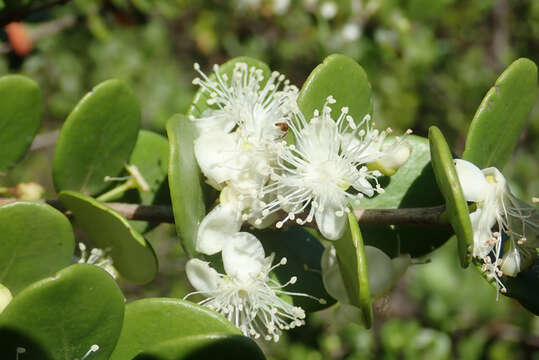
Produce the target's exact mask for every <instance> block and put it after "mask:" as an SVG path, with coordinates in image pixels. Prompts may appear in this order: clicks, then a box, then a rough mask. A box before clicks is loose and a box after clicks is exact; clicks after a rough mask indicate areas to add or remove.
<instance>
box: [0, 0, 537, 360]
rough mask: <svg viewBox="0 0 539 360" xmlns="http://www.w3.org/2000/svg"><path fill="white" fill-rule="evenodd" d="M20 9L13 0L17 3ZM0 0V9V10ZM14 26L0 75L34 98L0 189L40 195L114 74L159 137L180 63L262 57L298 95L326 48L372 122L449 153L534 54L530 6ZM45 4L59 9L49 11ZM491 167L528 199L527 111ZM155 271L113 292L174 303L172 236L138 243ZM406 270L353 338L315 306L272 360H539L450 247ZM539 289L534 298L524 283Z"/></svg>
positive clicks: (208, 1)
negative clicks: (505, 161)
mask: <svg viewBox="0 0 539 360" xmlns="http://www.w3.org/2000/svg"><path fill="white" fill-rule="evenodd" d="M23 2H24V1H23ZM4 3H6V4H7V3H9V1H8V0H3V1H2V0H0V9H1V8H2V7H3V6H4ZM36 3H37V6H35V5H33V6H31V7H29V8H28V9H29V11H27V12H26V13H21V14H18V16H19V17H20V18H21V20H23V21H24V22H23V23H22V24H15V25H13V24H11V25H10V26H7V27H4V26H3V25H6V21H5V20H6V18H5V17H2V16H0V24H1V25H2V27H1V29H0V75H4V74H7V73H22V74H24V75H27V76H29V77H31V78H32V79H34V80H36V81H38V82H39V84H40V85H41V88H42V91H43V92H44V95H45V99H46V116H45V120H44V126H43V128H42V130H41V132H42V133H43V134H45V135H44V136H41V137H40V138H38V139H40V142H38V143H37V144H36V143H35V144H34V147H33V148H34V150H33V151H31V152H30V153H29V154H28V155H27V156H26V158H25V159H24V161H23V162H22V164H20V165H19V166H17V167H16V168H15V169H14V170H13V171H10V172H9V173H8V174H7V175H6V176H3V177H0V185H4V186H6V185H7V186H14V185H16V184H17V183H19V182H28V181H35V182H38V183H40V184H41V185H43V186H44V187H45V188H46V197H47V198H54V196H55V195H54V191H53V188H52V181H51V176H50V161H51V154H52V149H53V144H54V134H55V133H54V131H55V130H57V129H58V128H59V127H60V126H61V124H62V122H63V121H64V119H65V118H66V116H67V115H68V114H69V112H70V111H71V109H72V108H73V106H74V105H75V104H76V103H77V102H78V100H79V99H80V98H81V97H82V96H83V95H84V94H85V93H86V92H87V91H89V90H90V89H91V88H92V87H93V86H94V85H96V84H97V83H99V82H101V81H103V80H105V79H108V78H112V77H116V78H121V79H123V80H125V81H126V82H127V83H128V84H129V85H130V86H131V87H132V88H133V89H134V91H135V93H136V94H137V96H138V98H139V100H140V103H141V106H142V114H143V115H142V116H143V126H144V127H145V128H147V129H151V130H153V131H156V132H159V133H162V134H164V126H165V123H166V120H167V119H168V118H169V117H170V116H171V115H173V114H175V113H178V112H185V111H186V109H187V107H188V105H189V104H190V102H191V99H192V96H193V94H194V91H195V90H196V89H195V87H194V86H192V85H191V81H192V79H193V77H194V71H193V70H192V66H193V63H194V62H199V63H200V64H201V66H202V68H203V69H205V70H206V72H210V69H211V65H212V64H214V63H222V62H225V61H226V60H228V59H230V58H232V57H235V56H243V55H246V56H251V57H256V58H259V59H261V60H263V61H265V62H267V63H268V64H269V65H270V67H271V68H272V69H273V70H278V71H280V72H282V73H284V74H286V75H287V76H288V77H289V78H290V79H291V81H292V82H293V83H294V84H296V85H297V86H298V87H301V85H302V83H303V82H304V81H305V79H306V78H307V76H308V75H309V73H310V71H311V70H312V69H313V68H314V67H315V66H316V65H317V64H319V63H320V62H321V61H323V59H324V58H325V57H326V56H327V55H329V54H331V53H335V52H338V53H343V54H346V55H348V56H351V57H353V58H354V59H356V60H357V61H358V62H359V63H360V64H361V65H362V66H363V67H364V69H365V70H366V72H367V74H368V76H369V79H370V82H371V84H372V87H373V93H374V101H375V106H374V115H373V116H374V119H375V121H376V122H377V123H378V124H380V125H381V126H391V127H392V128H394V129H395V130H400V131H402V130H405V129H407V128H411V129H413V130H414V133H416V134H418V135H423V136H425V135H426V132H427V129H428V127H429V126H430V125H433V124H435V125H437V126H438V127H440V128H441V130H442V131H443V132H444V134H445V136H446V138H447V139H448V141H449V143H450V145H452V148H453V150H454V151H455V153H456V154H457V155H459V154H461V152H462V149H463V146H464V141H465V137H466V131H467V128H468V124H469V122H470V121H471V119H472V117H473V115H474V113H475V110H476V109H477V107H478V106H479V104H480V102H481V99H482V97H483V96H484V95H485V93H486V92H487V90H488V89H489V88H490V87H491V86H492V85H493V84H494V82H495V80H496V78H497V77H498V75H499V74H500V73H501V72H502V71H503V70H504V69H505V68H506V67H507V66H508V65H509V64H510V63H511V62H512V61H514V60H515V59H517V58H519V57H528V58H530V59H532V60H533V61H535V62H538V61H539V1H537V0H477V1H471V0H436V1H433V0H370V1H367V0H331V1H330V0H228V1H225V0H205V1H202V0H102V1H100V0H72V1H69V0H67V1H66V0H64V1H52V0H40V1H34V2H33V4H36ZM53 3H54V4H57V3H59V4H60V5H59V6H49V5H51V4H53ZM529 124H530V125H529V127H528V128H527V130H526V132H525V133H524V134H523V135H522V138H521V141H520V143H519V146H518V149H517V151H516V152H515V154H514V157H513V160H512V161H511V162H510V163H509V165H508V166H507V167H506V168H505V169H504V174H505V175H506V177H508V179H509V180H510V183H511V187H512V189H513V192H514V193H515V194H516V195H517V196H519V197H521V198H522V199H526V200H528V201H530V199H531V197H532V196H538V195H539V162H538V161H537V157H538V154H539V103H538V106H536V107H535V109H534V110H533V112H532V114H531V116H530V123H529ZM147 236H148V238H149V239H150V241H151V242H152V244H153V245H154V247H155V248H156V250H157V252H158V254H159V257H160V262H161V269H160V275H159V277H158V279H157V280H156V281H154V282H153V283H152V284H150V285H148V286H145V287H134V286H132V285H130V284H127V283H125V284H123V288H124V290H125V292H126V295H127V297H128V299H134V298H138V297H149V296H176V297H183V296H184V295H185V294H186V293H188V292H189V291H190V288H189V285H188V284H187V283H186V281H185V276H184V273H183V265H184V263H185V255H184V254H183V252H182V250H181V248H180V247H179V243H178V241H177V239H175V232H174V229H173V228H172V227H171V226H169V225H160V226H158V227H157V228H155V229H153V230H152V231H150V232H149V233H148V234H147ZM429 259H430V260H431V261H430V262H428V263H426V264H416V265H413V266H412V267H411V268H410V269H409V271H408V272H407V274H406V275H405V277H404V278H403V279H402V280H401V281H400V282H399V284H398V285H397V287H396V288H395V289H394V290H393V291H392V292H391V293H390V294H388V295H387V296H386V297H385V298H384V299H382V300H380V301H378V302H377V303H376V319H377V320H376V323H375V327H374V329H373V330H365V329H363V328H362V327H361V326H360V325H358V324H353V323H350V322H349V321H347V319H346V314H342V313H341V312H340V311H339V310H336V309H329V310H326V311H323V312H319V313H315V314H311V315H310V318H309V321H308V324H307V326H305V327H302V328H300V329H296V330H294V331H290V332H288V335H287V336H286V337H283V339H282V340H281V341H280V342H279V343H277V344H262V345H261V346H262V347H263V349H264V351H265V353H266V354H267V355H268V357H269V358H270V359H293V360H299V359H309V360H310V359H313V360H314V359H451V358H459V359H539V320H538V318H537V317H535V316H533V315H531V314H530V313H528V312H527V311H525V310H523V308H522V307H521V306H520V305H518V304H517V303H516V302H514V301H512V300H510V299H507V298H505V297H500V299H499V300H498V301H496V292H495V290H494V289H492V288H491V287H489V285H488V284H487V283H486V282H484V281H483V280H482V279H481V277H480V276H479V275H478V273H476V271H475V270H474V269H468V270H462V269H461V268H460V267H459V265H458V262H457V258H456V249H455V244H453V243H448V244H446V245H445V246H443V247H442V248H441V249H440V250H438V251H437V252H435V253H433V254H432V255H431V256H429V257H428V259H425V261H428V260H429ZM538 291H539V289H538Z"/></svg>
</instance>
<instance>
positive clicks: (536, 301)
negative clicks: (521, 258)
mask: <svg viewBox="0 0 539 360" xmlns="http://www.w3.org/2000/svg"><path fill="white" fill-rule="evenodd" d="M502 281H503V282H504V284H505V285H506V287H507V295H508V296H511V297H513V298H515V299H517V300H518V302H519V303H520V304H522V306H524V307H525V308H526V309H528V310H529V311H531V312H532V313H534V314H535V315H537V316H539V296H538V295H537V290H536V289H538V288H539V259H536V260H535V263H534V264H533V266H532V267H530V268H528V269H527V270H525V271H523V272H521V273H519V274H518V275H517V276H516V277H509V276H505V277H504V278H503V280H502Z"/></svg>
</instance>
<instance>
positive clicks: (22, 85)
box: [0, 75, 43, 171]
mask: <svg viewBox="0 0 539 360" xmlns="http://www.w3.org/2000/svg"><path fill="white" fill-rule="evenodd" d="M42 117H43V96H42V95H41V90H40V89H39V86H38V85H37V83H36V82H34V81H33V80H30V79H29V78H27V77H25V76H21V75H7V76H3V77H0V154H1V155H0V171H3V170H6V169H7V168H8V167H10V166H12V165H14V164H15V163H16V162H17V160H19V159H20V158H21V157H22V156H23V155H24V153H25V152H26V150H27V149H28V147H30V145H31V144H32V140H33V139H34V136H35V135H36V133H37V131H38V130H39V128H40V127H41V119H42Z"/></svg>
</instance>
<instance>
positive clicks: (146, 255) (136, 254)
mask: <svg viewBox="0 0 539 360" xmlns="http://www.w3.org/2000/svg"><path fill="white" fill-rule="evenodd" d="M58 198H59V200H60V201H61V202H62V204H64V206H66V207H67V208H68V209H69V210H71V212H72V214H73V217H74V218H75V222H76V224H77V225H78V226H80V227H81V228H82V229H83V230H84V231H85V232H86V233H87V234H88V236H89V237H90V239H91V240H92V242H93V244H94V246H95V247H98V248H100V249H103V250H107V251H109V252H108V254H109V255H110V256H111V258H112V260H113V262H114V264H113V265H114V267H115V268H116V270H118V272H119V273H120V274H121V275H122V276H123V277H124V278H126V279H127V280H130V281H133V282H135V283H137V284H145V283H148V282H150V281H152V280H153V279H154V278H155V276H156V275H157V270H158V265H157V257H156V256H155V253H154V251H153V248H152V246H151V245H150V243H149V242H148V241H146V239H145V238H144V237H143V236H142V235H140V234H139V233H138V232H136V231H135V230H133V228H132V227H131V225H130V224H129V222H128V221H127V220H126V219H125V218H124V217H123V216H122V215H120V214H118V213H117V212H116V211H114V210H112V209H110V208H108V207H107V206H105V205H104V204H102V203H100V202H98V201H96V200H95V199H93V198H91V197H89V196H86V195H82V194H79V193H76V192H73V191H63V192H61V193H60V194H59V196H58Z"/></svg>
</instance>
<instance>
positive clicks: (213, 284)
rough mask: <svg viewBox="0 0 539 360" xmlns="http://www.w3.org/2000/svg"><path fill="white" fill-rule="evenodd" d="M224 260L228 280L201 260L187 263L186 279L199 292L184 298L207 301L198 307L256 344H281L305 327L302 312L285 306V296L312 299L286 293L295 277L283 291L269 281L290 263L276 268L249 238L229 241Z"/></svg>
mask: <svg viewBox="0 0 539 360" xmlns="http://www.w3.org/2000/svg"><path fill="white" fill-rule="evenodd" d="M222 257H223V265H224V269H225V272H226V274H220V273H218V272H217V271H215V270H214V269H213V268H212V267H210V266H209V263H207V262H204V261H202V260H199V259H191V260H189V261H188V262H187V265H186V269H185V271H186V274H187V278H188V279H189V281H190V282H191V284H192V285H193V287H194V288H195V289H196V290H197V291H196V292H194V293H191V294H188V295H187V296H186V297H189V296H191V295H193V294H198V293H201V294H203V295H204V296H206V297H207V299H205V300H203V301H201V302H200V303H199V304H201V305H204V306H207V307H209V308H210V309H212V310H215V311H217V312H219V313H221V314H222V315H224V316H225V317H226V318H227V319H228V320H229V321H231V322H232V323H234V324H235V325H236V326H237V327H238V328H239V329H240V330H241V331H242V332H243V333H244V335H245V336H252V337H254V338H258V337H260V336H261V335H262V336H264V338H265V339H266V340H271V339H273V340H274V341H277V340H278V339H279V336H280V334H281V332H282V330H288V329H291V328H294V327H297V326H301V325H303V324H304V323H305V322H304V319H305V312H304V311H303V309H302V308H300V307H297V306H293V305H291V304H289V303H287V302H286V301H285V300H283V299H282V298H281V295H299V296H307V297H311V296H309V295H306V294H300V293H293V292H288V291H285V290H283V288H284V287H286V286H287V285H289V284H294V283H295V282H296V281H297V278H296V277H295V276H294V277H292V278H291V279H290V280H289V281H288V282H287V283H286V284H284V285H280V284H279V283H278V282H277V281H275V280H273V279H272V278H271V276H270V272H271V271H272V270H273V269H275V268H276V267H278V266H281V265H285V264H286V258H282V259H281V261H280V262H279V263H277V264H276V265H273V266H272V262H273V254H272V255H271V256H269V257H265V253H264V248H263V247H262V244H261V243H260V241H259V240H258V239H257V238H256V237H255V236H253V235H252V234H249V233H245V232H239V233H236V234H235V235H234V236H232V237H231V238H230V239H228V240H227V242H226V243H225V244H224V246H223V249H222ZM311 298H312V297H311ZM320 301H321V302H322V301H323V300H320Z"/></svg>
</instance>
